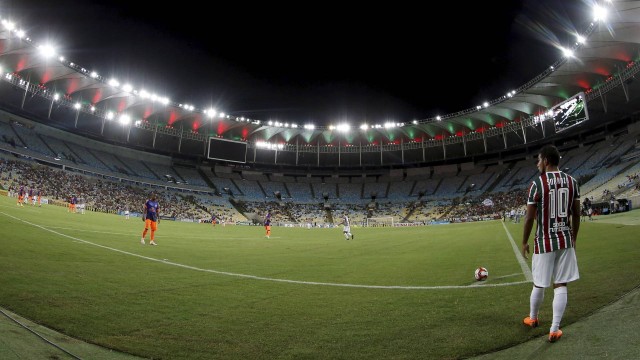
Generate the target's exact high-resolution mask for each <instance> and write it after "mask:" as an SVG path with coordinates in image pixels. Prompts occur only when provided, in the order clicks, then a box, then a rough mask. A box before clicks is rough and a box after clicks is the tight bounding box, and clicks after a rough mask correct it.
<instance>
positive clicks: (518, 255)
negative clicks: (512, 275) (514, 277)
mask: <svg viewBox="0 0 640 360" xmlns="http://www.w3.org/2000/svg"><path fill="white" fill-rule="evenodd" d="M502 227H503V228H504V231H505V232H506V233H507V236H508V237H509V241H510V242H511V247H513V252H514V253H515V254H516V259H518V263H519V264H520V267H521V268H522V273H523V274H524V278H525V279H527V282H532V281H533V275H531V269H529V265H527V261H526V260H525V259H524V257H522V253H521V252H520V248H518V246H517V245H516V242H515V241H514V240H513V237H512V236H511V233H510V232H509V229H507V225H505V224H504V222H502Z"/></svg>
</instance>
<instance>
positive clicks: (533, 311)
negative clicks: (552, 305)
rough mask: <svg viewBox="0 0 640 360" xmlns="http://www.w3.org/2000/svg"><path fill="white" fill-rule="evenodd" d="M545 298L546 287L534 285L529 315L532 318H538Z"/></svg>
mask: <svg viewBox="0 0 640 360" xmlns="http://www.w3.org/2000/svg"><path fill="white" fill-rule="evenodd" d="M542 300H544V288H539V287H535V286H534V287H533V289H531V297H530V298H529V317H530V318H532V319H537V318H538V312H539V311H540V305H542Z"/></svg>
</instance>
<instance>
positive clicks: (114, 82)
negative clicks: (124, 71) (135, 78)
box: [107, 79, 120, 88]
mask: <svg viewBox="0 0 640 360" xmlns="http://www.w3.org/2000/svg"><path fill="white" fill-rule="evenodd" d="M107 84H109V85H110V86H113V87H115V88H117V87H118V86H120V83H119V82H118V80H116V79H111V80H109V81H108V82H107Z"/></svg>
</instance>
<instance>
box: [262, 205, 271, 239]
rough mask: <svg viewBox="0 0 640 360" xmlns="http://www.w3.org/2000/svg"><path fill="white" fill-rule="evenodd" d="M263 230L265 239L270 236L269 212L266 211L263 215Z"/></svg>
mask: <svg viewBox="0 0 640 360" xmlns="http://www.w3.org/2000/svg"><path fill="white" fill-rule="evenodd" d="M264 230H265V236H264V237H266V238H267V239H269V238H271V212H270V211H267V215H265V217H264Z"/></svg>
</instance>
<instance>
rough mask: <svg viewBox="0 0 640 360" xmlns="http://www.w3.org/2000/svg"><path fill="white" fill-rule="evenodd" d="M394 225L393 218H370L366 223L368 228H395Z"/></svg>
mask: <svg viewBox="0 0 640 360" xmlns="http://www.w3.org/2000/svg"><path fill="white" fill-rule="evenodd" d="M394 224H395V221H394V220H393V216H382V217H370V218H367V222H366V226H367V227H384V226H394Z"/></svg>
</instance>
